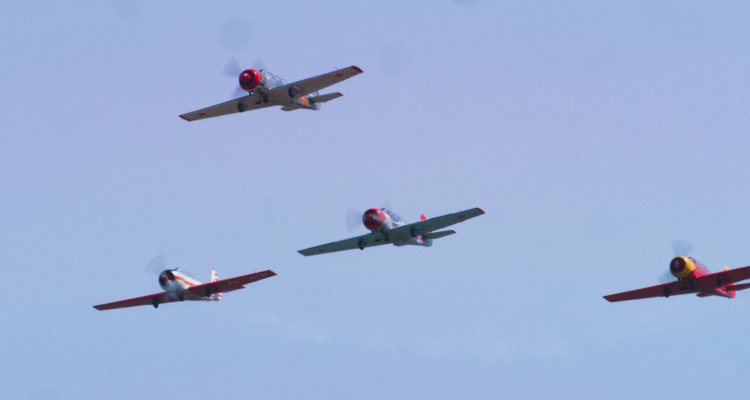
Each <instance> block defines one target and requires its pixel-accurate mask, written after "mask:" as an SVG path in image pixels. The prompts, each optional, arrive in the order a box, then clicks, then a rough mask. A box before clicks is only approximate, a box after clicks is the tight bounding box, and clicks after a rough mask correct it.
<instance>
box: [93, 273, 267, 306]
mask: <svg viewBox="0 0 750 400" xmlns="http://www.w3.org/2000/svg"><path fill="white" fill-rule="evenodd" d="M274 275H276V273H275V272H273V271H272V270H270V269H269V270H265V271H261V272H255V273H252V274H247V275H241V276H235V277H233V278H227V279H219V275H218V274H217V273H216V270H215V269H213V268H212V269H211V275H210V279H209V281H208V282H207V283H201V282H199V281H198V280H196V279H195V278H193V277H192V276H191V275H190V274H189V273H187V272H184V271H180V270H179V268H174V269H165V270H164V271H162V272H161V273H160V274H159V286H161V287H162V289H164V292H161V293H154V294H150V295H147V296H141V297H135V298H132V299H127V300H120V301H115V302H112V303H106V304H99V305H96V306H94V308H96V309H97V310H112V309H115V308H125V307H135V306H146V305H152V306H154V308H158V307H159V304H163V303H172V302H175V301H185V300H193V301H219V300H221V298H222V293H225V292H231V291H233V290H238V289H243V288H244V287H245V285H247V284H248V283H253V282H256V281H259V280H261V279H266V278H270V277H272V276H274Z"/></svg>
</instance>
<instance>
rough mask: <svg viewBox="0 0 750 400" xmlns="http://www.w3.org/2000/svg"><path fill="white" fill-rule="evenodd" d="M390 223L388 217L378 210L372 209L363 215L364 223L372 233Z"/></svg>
mask: <svg viewBox="0 0 750 400" xmlns="http://www.w3.org/2000/svg"><path fill="white" fill-rule="evenodd" d="M387 222H388V215H386V214H385V213H384V212H383V211H382V210H380V209H378V208H371V209H369V210H367V211H365V213H364V214H362V223H363V224H365V228H367V229H369V230H371V231H377V230H378V229H380V228H382V227H383V226H385V225H386V223H387Z"/></svg>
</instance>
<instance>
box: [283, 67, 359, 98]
mask: <svg viewBox="0 0 750 400" xmlns="http://www.w3.org/2000/svg"><path fill="white" fill-rule="evenodd" d="M361 73H362V69H361V68H359V67H357V66H356V65H352V66H351V67H346V68H341V69H337V70H336V71H331V72H328V73H325V74H322V75H318V76H314V77H312V78H307V79H303V80H301V81H297V82H292V83H288V84H286V85H284V86H279V87H277V88H273V89H271V93H270V94H269V97H270V98H271V99H274V100H277V101H279V102H283V101H285V100H288V99H289V98H290V96H289V92H290V91H291V90H290V89H292V88H294V89H295V90H294V96H291V97H298V96H307V95H308V94H310V93H312V92H315V91H318V90H320V89H324V88H327V87H328V86H331V85H334V84H337V83H339V82H341V81H344V80H347V79H349V78H351V77H353V76H356V75H359V74H361ZM324 96H326V95H324ZM328 100H331V99H328ZM326 101H327V100H326ZM318 102H321V101H318Z"/></svg>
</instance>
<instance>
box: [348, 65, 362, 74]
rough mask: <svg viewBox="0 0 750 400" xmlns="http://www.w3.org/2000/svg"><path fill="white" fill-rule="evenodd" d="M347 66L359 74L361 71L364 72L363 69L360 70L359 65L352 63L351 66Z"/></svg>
mask: <svg viewBox="0 0 750 400" xmlns="http://www.w3.org/2000/svg"><path fill="white" fill-rule="evenodd" d="M349 68H353V69H354V70H355V71H357V73H359V74H361V73H363V72H365V71H362V68H360V67H358V66H356V65H352V66H351V67H349Z"/></svg>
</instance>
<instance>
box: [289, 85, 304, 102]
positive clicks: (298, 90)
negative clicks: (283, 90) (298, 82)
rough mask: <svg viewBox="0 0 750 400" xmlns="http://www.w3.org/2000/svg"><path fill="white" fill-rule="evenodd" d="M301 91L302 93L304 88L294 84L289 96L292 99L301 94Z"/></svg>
mask: <svg viewBox="0 0 750 400" xmlns="http://www.w3.org/2000/svg"><path fill="white" fill-rule="evenodd" d="M300 93H302V89H301V88H299V87H297V86H292V87H290V88H289V98H290V99H293V98H295V97H297V96H299V94H300Z"/></svg>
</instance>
